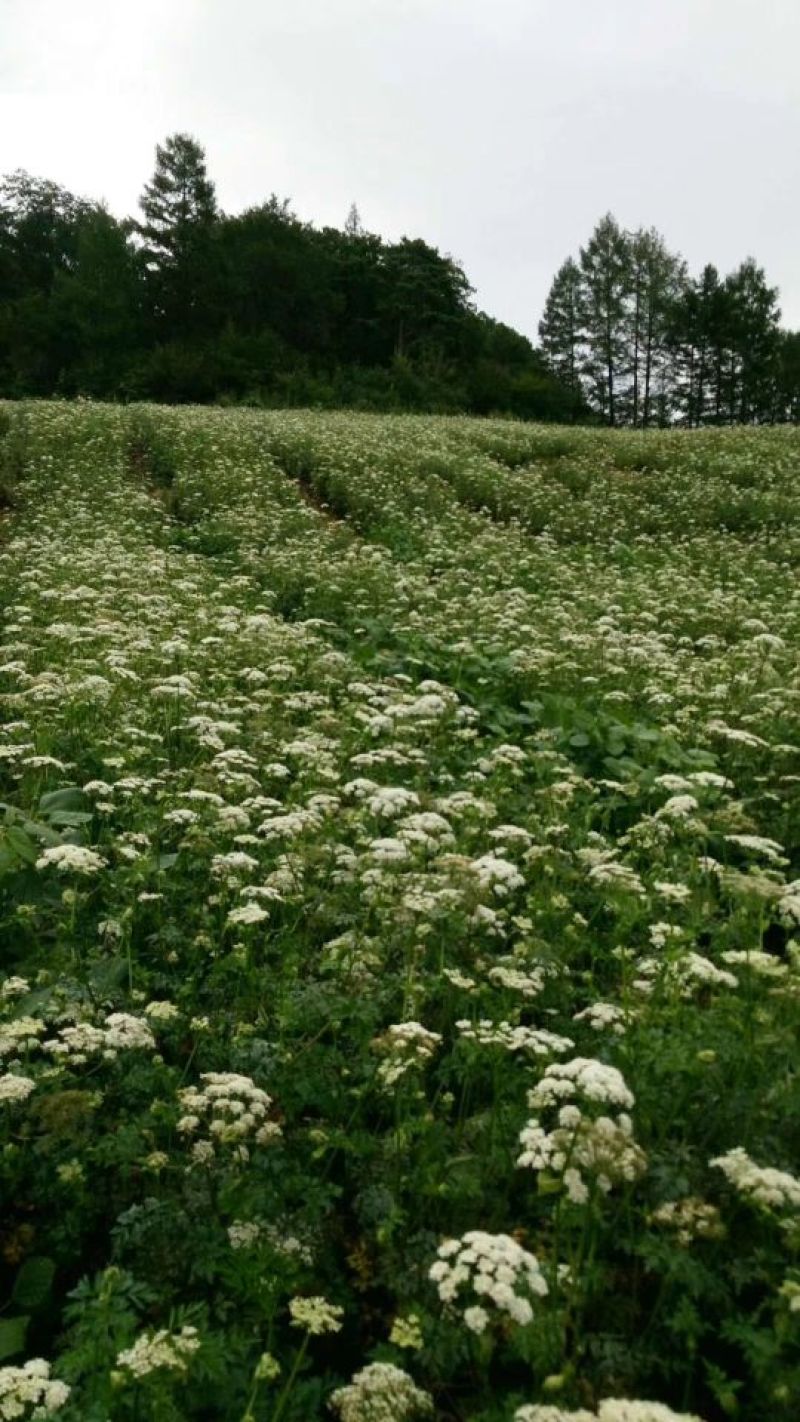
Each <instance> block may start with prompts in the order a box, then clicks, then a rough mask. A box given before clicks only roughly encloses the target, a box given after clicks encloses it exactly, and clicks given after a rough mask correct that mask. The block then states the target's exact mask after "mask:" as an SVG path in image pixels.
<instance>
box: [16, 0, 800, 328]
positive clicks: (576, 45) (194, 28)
mask: <svg viewBox="0 0 800 1422" xmlns="http://www.w3.org/2000/svg"><path fill="white" fill-rule="evenodd" d="M798 109H800V0H288V3H287V0H135V3H134V4H130V3H129V0H124V3H122V2H121V0H0V173H4V172H10V171H11V170H13V169H14V168H27V169H28V170H29V171H30V172H32V173H34V174H36V175H38V176H41V177H47V178H52V179H54V180H56V181H57V182H59V183H62V184H64V186H66V187H68V188H71V189H72V190H73V191H75V192H78V193H81V194H83V195H85V196H88V197H104V198H105V199H106V201H107V202H108V205H109V207H110V208H111V210H112V211H113V212H115V213H117V214H118V215H123V214H125V213H132V212H133V211H134V209H135V206H136V201H137V198H138V195H139V193H140V192H141V189H142V186H143V184H144V182H145V181H146V180H147V179H148V178H149V177H150V176H151V174H152V171H153V163H154V150H155V145H156V143H157V142H159V141H160V140H163V139H164V138H165V137H166V135H167V134H168V133H171V132H175V131H176V130H181V131H188V132H190V133H192V134H194V136H195V137H196V138H197V139H198V140H199V141H200V142H201V143H202V144H203V146H204V147H205V149H206V152H207V157H208V166H209V174H210V176H211V177H212V179H213V180H214V181H215V183H216V185H217V194H218V197H219V200H220V203H221V205H222V206H223V208H224V209H225V210H226V211H229V212H236V211H239V210H240V209H241V208H242V207H245V206H248V205H250V204H254V203H257V202H259V201H261V200H262V199H264V198H265V197H267V196H268V195H269V194H270V193H271V192H273V191H274V192H276V193H277V194H278V195H279V196H280V197H289V198H291V201H292V206H293V207H294V209H295V210H296V212H297V213H298V215H299V216H300V217H303V218H306V219H310V220H313V221H315V222H317V223H319V224H322V223H331V224H335V225H337V226H341V225H342V224H343V222H344V219H345V216H346V214H347V210H348V207H349V205H350V203H351V202H352V201H355V202H357V203H358V206H359V209H360V211H361V214H362V218H363V220H364V223H365V225H366V226H367V227H368V228H370V230H372V231H376V232H381V233H383V234H384V235H385V236H387V237H389V238H397V237H400V236H401V235H403V234H404V233H406V234H408V235H409V236H420V237H424V238H425V239H426V240H427V241H429V242H432V243H433V244H434V245H435V246H438V247H439V248H440V249H441V250H442V251H445V252H450V253H452V254H453V255H454V256H456V257H458V258H460V259H461V260H462V261H463V263H464V266H465V269H466V272H467V275H468V276H469V277H470V279H471V281H472V283H473V284H474V285H475V287H476V288H477V300H478V304H479V305H480V306H481V307H482V309H484V310H485V311H488V312H489V313H490V315H493V316H496V317H498V318H499V319H501V320H504V321H507V322H509V323H510V324H511V325H513V326H516V327H517V328H518V329H519V330H523V331H525V332H526V333H527V334H529V335H531V336H535V333H536V326H537V323H538V319H539V316H540V314H541V308H542V304H543V302H544V298H545V296H546V294H547V289H548V287H549V284H550V281H551V279H552V276H553V274H554V272H555V270H556V268H557V267H558V266H559V264H560V263H561V261H562V260H563V259H564V258H565V257H566V256H567V255H569V254H570V253H576V252H577V249H578V247H579V246H580V245H581V244H582V243H585V241H586V240H587V238H588V236H589V234H590V232H591V230H592V228H593V226H594V224H595V222H596V221H597V219H598V218H599V217H600V216H601V215H602V214H603V213H604V212H606V211H607V210H609V209H610V210H611V211H612V212H613V213H614V214H615V215H616V217H617V218H618V220H619V221H620V222H621V223H622V224H623V225H625V226H639V225H644V226H651V225H652V226H655V227H657V228H659V230H660V231H661V232H662V233H663V234H664V236H665V237H666V239H667V242H668V244H669V245H670V246H671V247H672V248H674V249H677V250H678V251H680V252H682V253H683V255H684V256H685V257H686V258H687V260H688V262H689V264H690V267H691V268H692V270H695V271H696V270H698V269H699V267H700V266H701V265H702V264H703V263H704V262H705V261H714V262H716V264H717V265H718V266H719V267H720V268H721V269H722V270H723V271H727V270H729V269H730V268H731V267H733V266H734V265H736V264H737V263H738V262H739V261H741V260H742V258H744V257H745V256H748V255H753V256H755V257H756V258H757V259H758V261H759V262H760V263H761V264H762V265H763V266H764V267H765V268H766V271H767V276H768V278H769V279H770V281H771V282H772V283H773V284H775V285H778V286H779V287H780V291H781V305H782V309H783V313H784V324H786V325H788V326H792V327H800V240H798V239H799V238H800V233H798V217H799V216H800V143H798Z"/></svg>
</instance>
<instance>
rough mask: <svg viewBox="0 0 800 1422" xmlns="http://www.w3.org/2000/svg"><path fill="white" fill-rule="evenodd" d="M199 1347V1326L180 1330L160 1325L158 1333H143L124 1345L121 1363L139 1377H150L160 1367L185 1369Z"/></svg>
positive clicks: (171, 1369)
mask: <svg viewBox="0 0 800 1422" xmlns="http://www.w3.org/2000/svg"><path fill="white" fill-rule="evenodd" d="M199 1347H200V1339H199V1338H198V1336H197V1329H196V1328H192V1327H190V1326H188V1325H187V1326H186V1327H185V1328H182V1329H181V1331H180V1333H170V1332H169V1329H167V1328H159V1329H158V1330H157V1332H155V1333H140V1335H139V1337H138V1338H137V1339H136V1342H135V1343H134V1344H133V1346H132V1347H130V1348H125V1349H123V1351H122V1352H121V1353H120V1354H119V1355H118V1357H117V1366H118V1367H119V1368H124V1369H126V1370H127V1371H128V1372H129V1373H132V1375H133V1376H134V1377H135V1378H143V1377H146V1376H147V1374H148V1373H154V1372H156V1370H157V1369H159V1368H163V1369H166V1370H167V1371H169V1372H174V1373H185V1372H186V1370H187V1367H188V1365H189V1359H190V1358H191V1356H192V1354H193V1353H196V1352H197V1350H198V1348H199Z"/></svg>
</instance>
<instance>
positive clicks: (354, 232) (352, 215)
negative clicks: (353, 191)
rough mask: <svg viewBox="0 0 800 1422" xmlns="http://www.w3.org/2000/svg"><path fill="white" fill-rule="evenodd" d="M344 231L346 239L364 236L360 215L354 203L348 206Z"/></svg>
mask: <svg viewBox="0 0 800 1422" xmlns="http://www.w3.org/2000/svg"><path fill="white" fill-rule="evenodd" d="M344 230H345V232H346V233H347V235H348V237H362V236H363V235H364V227H363V224H362V222H361V213H360V212H359V210H358V208H357V207H356V205H355V203H354V202H351V204H350V210H349V212H348V214H347V217H346V218H345V224H344Z"/></svg>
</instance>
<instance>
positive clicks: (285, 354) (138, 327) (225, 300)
mask: <svg viewBox="0 0 800 1422" xmlns="http://www.w3.org/2000/svg"><path fill="white" fill-rule="evenodd" d="M140 207H141V218H140V220H139V221H133V220H129V221H125V222H120V221H117V220H116V219H115V218H114V217H113V216H112V215H111V214H110V213H109V212H108V211H106V210H105V208H104V207H103V206H102V205H100V204H97V203H94V202H89V201H85V200H83V199H79V198H77V197H75V196H73V195H72V194H71V193H69V192H66V191H65V190H64V189H63V188H61V187H59V186H58V185H57V184H55V183H52V182H49V181H45V180H42V179H37V178H32V177H30V176H29V175H28V174H27V173H24V172H17V173H14V174H12V175H11V176H10V177H7V178H6V179H5V180H4V181H3V183H2V185H0V394H2V395H5V396H11V397H15V396H25V395H53V394H57V395H65V396H74V395H79V394H83V395H91V396H96V397H101V398H123V399H137V398H153V399H158V400H163V401H168V402H172V401H207V400H213V399H219V398H224V397H230V398H232V399H234V400H241V399H256V400H263V401H264V402H265V403H268V404H278V405H280V404H292V405H297V404H311V405H325V406H328V405H355V406H362V407H366V408H378V409H419V410H443V411H447V410H465V411H473V412H475V413H489V412H503V411H508V412H510V413H513V414H515V415H518V416H522V417H525V418H539V419H553V420H565V419H566V420H570V419H573V418H575V417H576V416H580V414H581V412H582V400H581V398H580V396H579V395H577V394H576V393H575V392H571V391H570V390H568V389H567V388H566V386H565V385H564V384H563V383H562V382H561V381H560V380H559V379H558V377H557V376H555V375H554V374H553V373H551V372H549V371H548V369H547V367H546V365H545V363H544V360H543V358H542V357H541V356H540V355H539V354H537V352H535V351H534V348H533V346H532V345H531V343H530V342H529V341H528V340H527V339H526V338H525V337H524V336H522V335H520V334H519V333H518V332H516V331H514V330H512V329H511V328H510V327H508V326H505V325H503V324H501V323H500V322H497V321H494V320H492V319H490V317H488V316H485V315H483V314H482V313H480V312H478V311H477V310H476V309H475V306H474V304H473V301H472V295H473V293H472V288H471V287H470V285H469V282H468V280H467V277H466V276H465V274H464V272H463V270H462V268H461V266H460V265H459V264H458V262H456V261H455V260H453V258H451V257H449V256H442V255H441V254H440V253H439V252H438V251H436V249H435V248H433V247H431V246H430V245H429V244H428V243H426V242H425V241H422V240H421V239H419V238H416V239H409V238H403V239H402V240H401V241H400V242H394V243H391V242H386V241H384V240H382V238H380V237H378V236H376V235H374V234H373V233H370V232H367V231H365V230H364V229H363V227H362V224H361V222H360V219H359V217H358V214H357V212H356V210H355V209H352V210H351V213H350V215H349V217H348V219H347V222H346V224H345V227H344V229H343V230H339V229H336V228H332V227H324V228H322V229H319V228H317V227H314V226H313V225H311V224H309V223H307V222H302V221H300V220H299V219H298V218H297V217H296V216H295V215H294V214H293V213H292V211H291V210H290V208H289V205H288V203H286V202H281V201H279V200H278V199H277V198H275V197H274V196H273V197H272V198H270V199H269V200H268V201H266V202H264V203H263V204H261V205H260V206H256V207H253V208H250V209H249V210H247V211H245V212H243V213H241V214H239V215H236V216H230V215H227V214H224V213H222V212H221V211H220V210H219V208H218V205H217V201H216V196H215V191H214V187H213V184H212V182H211V181H210V179H209V177H208V176H207V173H206V167H205V159H204V154H203V150H202V149H201V148H200V147H199V145H198V144H197V143H196V142H195V141H194V140H193V139H191V138H189V137H187V136H186V135H180V134H178V135H174V136H172V137H171V138H169V139H167V141H166V143H165V144H164V145H163V146H159V148H158V149H157V161H156V168H155V173H154V175H153V178H152V180H151V181H150V182H149V183H148V184H147V186H146V187H145V190H144V193H143V195H142V198H141V201H140Z"/></svg>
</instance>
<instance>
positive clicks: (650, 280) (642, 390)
mask: <svg viewBox="0 0 800 1422" xmlns="http://www.w3.org/2000/svg"><path fill="white" fill-rule="evenodd" d="M629 250H630V294H629V300H628V343H629V355H628V360H627V365H628V366H629V368H630V372H631V386H630V394H629V400H628V418H629V422H630V423H631V424H632V425H633V426H634V428H636V427H637V426H639V425H641V427H642V428H643V429H646V428H647V426H648V425H649V424H650V423H651V421H652V419H653V412H654V403H655V402H654V398H653V391H654V389H656V388H658V390H659V397H658V405H659V407H660V413H659V419H660V420H661V421H662V422H663V420H664V418H665V416H666V413H667V411H666V410H665V409H664V402H665V399H667V401H668V397H667V389H668V387H669V386H670V385H671V383H672V382H671V380H670V375H669V372H668V371H667V370H666V369H665V368H664V362H665V360H666V359H667V353H668V340H667V336H668V328H669V313H670V309H671V306H672V304H673V303H674V300H675V298H676V296H677V294H678V292H679V290H680V288H681V284H682V282H683V280H684V279H685V267H684V264H683V262H682V260H681V259H680V258H679V257H676V256H674V255H673V254H672V253H671V252H669V251H668V250H667V247H666V244H665V242H664V239H663V237H662V236H661V235H660V233H658V232H657V231H656V230H655V228H654V227H651V228H649V229H647V230H645V229H644V228H640V229H639V231H638V232H634V233H633V235H632V236H631V239H630V249H629Z"/></svg>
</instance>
